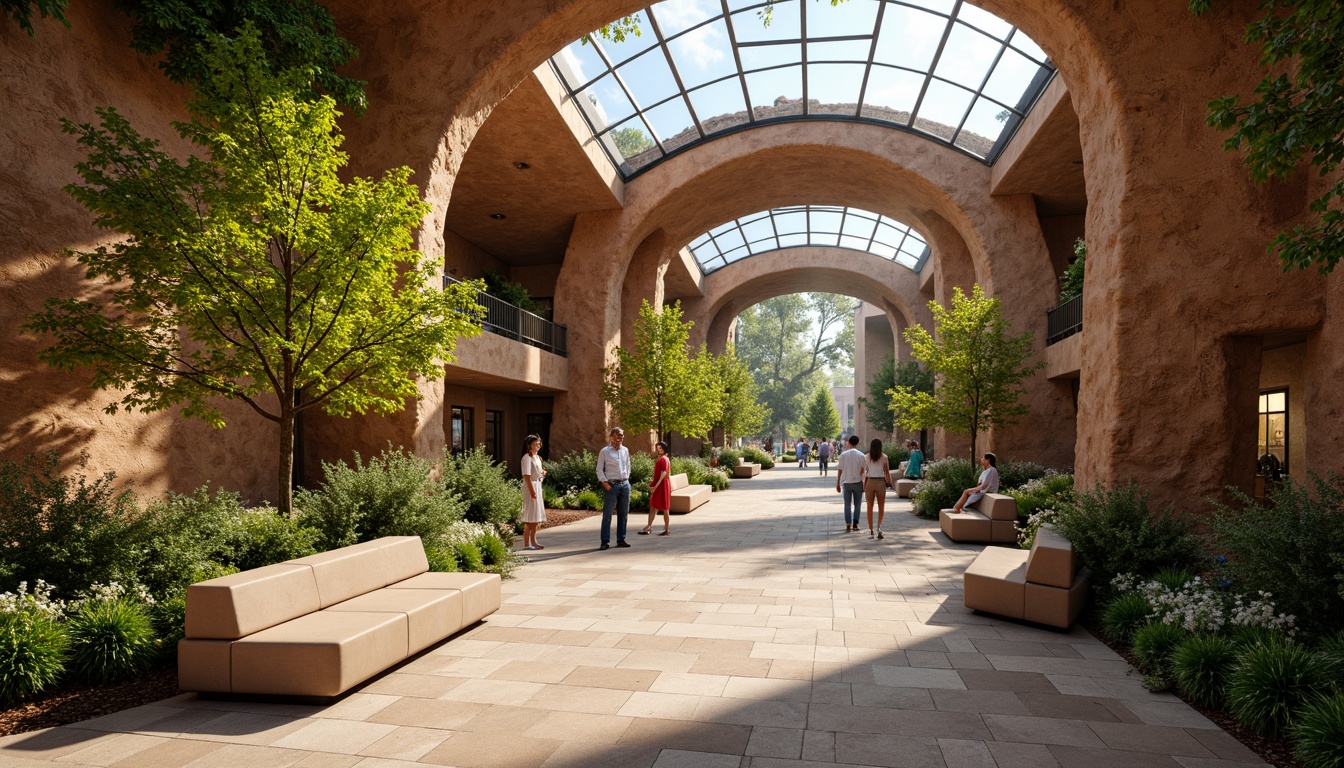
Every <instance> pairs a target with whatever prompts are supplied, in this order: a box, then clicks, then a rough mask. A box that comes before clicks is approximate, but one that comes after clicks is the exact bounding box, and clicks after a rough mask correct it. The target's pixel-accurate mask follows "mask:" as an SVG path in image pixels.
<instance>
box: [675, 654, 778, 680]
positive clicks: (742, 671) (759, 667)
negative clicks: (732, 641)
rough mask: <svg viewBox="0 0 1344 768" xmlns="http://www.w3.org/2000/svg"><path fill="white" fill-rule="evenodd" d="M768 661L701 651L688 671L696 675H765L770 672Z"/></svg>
mask: <svg viewBox="0 0 1344 768" xmlns="http://www.w3.org/2000/svg"><path fill="white" fill-rule="evenodd" d="M770 662H771V660H770V659H754V658H750V657H745V656H731V655H725V654H717V653H702V654H700V658H698V659H696V661H695V663H694V664H692V665H691V668H690V670H688V671H689V672H691V673H693V674H698V675H737V676H739V677H747V676H750V677H767V676H769V674H770Z"/></svg>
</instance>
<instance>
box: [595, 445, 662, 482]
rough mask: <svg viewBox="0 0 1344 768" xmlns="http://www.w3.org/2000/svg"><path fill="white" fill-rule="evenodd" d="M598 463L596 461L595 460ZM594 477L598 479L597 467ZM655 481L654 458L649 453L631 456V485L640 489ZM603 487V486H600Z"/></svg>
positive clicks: (632, 454)
mask: <svg viewBox="0 0 1344 768" xmlns="http://www.w3.org/2000/svg"><path fill="white" fill-rule="evenodd" d="M594 461H596V459H594ZM593 476H594V478H596V476H597V469H596V465H594V468H593ZM652 481H653V457H652V456H650V455H649V454H647V453H631V454H630V485H632V486H634V487H636V488H638V487H639V486H641V485H645V486H647V485H648V484H649V483H650V482H652ZM598 485H599V487H601V484H600V483H599V484H598Z"/></svg>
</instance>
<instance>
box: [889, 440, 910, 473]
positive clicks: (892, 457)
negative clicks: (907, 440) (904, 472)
mask: <svg viewBox="0 0 1344 768" xmlns="http://www.w3.org/2000/svg"><path fill="white" fill-rule="evenodd" d="M882 452H883V453H885V454H886V455H887V463H888V464H890V465H891V468H892V469H895V468H897V467H899V466H901V462H902V461H908V460H909V459H910V449H909V448H906V447H905V446H903V445H895V444H889V445H883V446H882Z"/></svg>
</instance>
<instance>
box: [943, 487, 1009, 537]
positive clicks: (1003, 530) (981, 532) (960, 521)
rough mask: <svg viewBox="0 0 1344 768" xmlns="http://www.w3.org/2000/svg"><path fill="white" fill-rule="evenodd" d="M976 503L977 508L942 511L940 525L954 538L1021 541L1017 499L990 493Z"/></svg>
mask: <svg viewBox="0 0 1344 768" xmlns="http://www.w3.org/2000/svg"><path fill="white" fill-rule="evenodd" d="M975 506H976V507H977V509H972V508H970V507H965V508H963V509H962V511H960V512H953V511H952V510H950V509H944V510H942V511H940V512H939V513H938V527H939V528H942V529H943V533H945V534H947V538H949V539H951V540H953V541H990V542H994V543H995V544H1012V543H1013V542H1015V541H1017V501H1016V500H1015V499H1014V498H1013V497H1012V496H1005V495H1003V494H1002V493H987V494H985V498H983V499H981V500H980V502H979V503H978V504H976V505H975Z"/></svg>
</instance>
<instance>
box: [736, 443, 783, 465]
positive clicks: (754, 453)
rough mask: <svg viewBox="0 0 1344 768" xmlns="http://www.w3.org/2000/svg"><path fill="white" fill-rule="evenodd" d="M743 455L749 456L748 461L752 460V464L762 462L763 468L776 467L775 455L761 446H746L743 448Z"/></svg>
mask: <svg viewBox="0 0 1344 768" xmlns="http://www.w3.org/2000/svg"><path fill="white" fill-rule="evenodd" d="M742 455H743V456H745V457H746V458H747V461H749V462H751V463H752V464H760V465H761V469H774V468H775V457H773V456H771V455H770V454H768V453H766V452H765V451H763V450H761V449H760V448H757V447H756V446H754V445H749V446H747V447H746V448H743V449H742Z"/></svg>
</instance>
